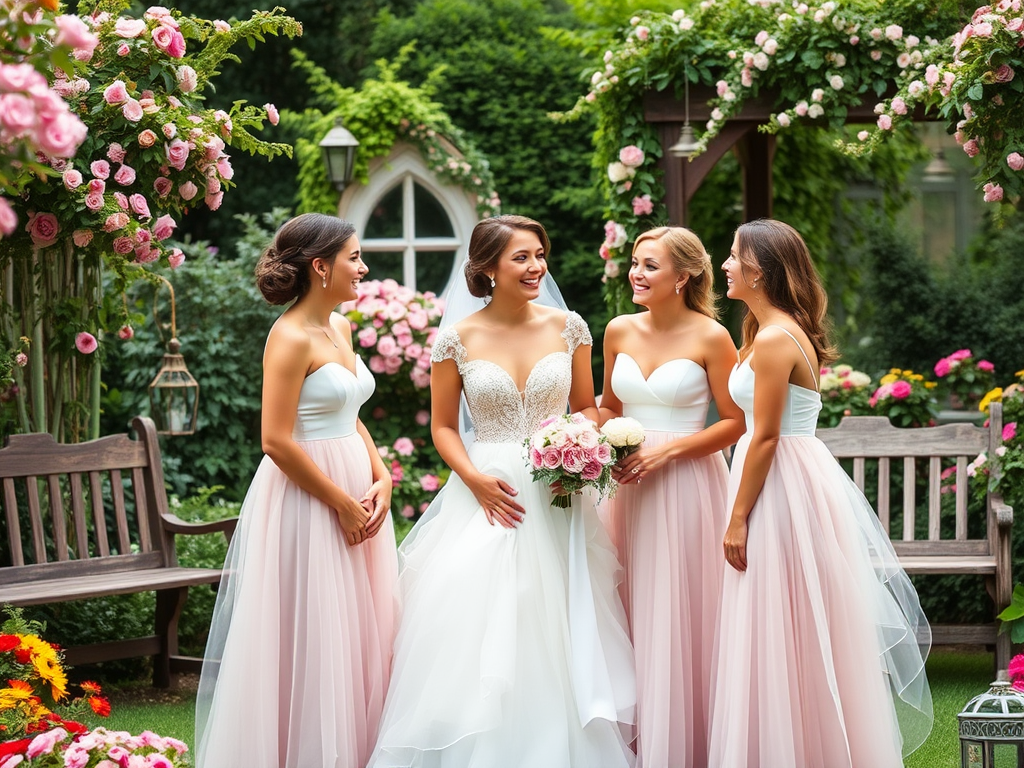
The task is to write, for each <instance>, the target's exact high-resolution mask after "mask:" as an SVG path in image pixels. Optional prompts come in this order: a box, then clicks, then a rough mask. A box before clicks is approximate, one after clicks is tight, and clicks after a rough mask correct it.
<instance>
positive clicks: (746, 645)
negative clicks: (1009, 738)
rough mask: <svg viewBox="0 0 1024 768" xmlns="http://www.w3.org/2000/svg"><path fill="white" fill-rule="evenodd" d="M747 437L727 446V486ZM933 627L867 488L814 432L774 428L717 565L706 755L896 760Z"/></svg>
mask: <svg viewBox="0 0 1024 768" xmlns="http://www.w3.org/2000/svg"><path fill="white" fill-rule="evenodd" d="M748 446H749V437H748V436H745V437H743V438H741V439H740V442H739V444H738V445H737V446H736V454H735V458H734V460H733V466H732V472H731V475H730V483H729V491H730V494H729V498H730V504H731V500H732V499H734V498H735V495H736V491H737V488H738V486H739V478H740V475H741V473H742V471H743V463H744V461H745V459H746V452H747V448H748ZM930 642H931V632H930V629H929V627H928V623H927V621H926V620H925V617H924V614H923V613H922V611H921V606H920V603H919V602H918V599H917V593H916V591H915V590H914V587H913V585H912V584H911V583H910V580H909V578H908V577H907V574H906V573H905V572H904V571H903V570H902V568H900V566H899V562H898V560H897V558H896V553H895V552H894V551H893V548H892V544H891V543H890V541H889V537H888V536H887V535H886V534H885V532H884V531H883V529H882V527H881V525H880V524H879V522H878V518H877V517H876V516H875V513H874V512H873V510H872V509H871V507H870V505H869V504H868V502H867V500H866V499H865V498H864V495H863V494H862V493H861V492H860V491H859V490H858V489H857V487H856V486H855V485H854V484H853V482H852V481H851V480H850V479H849V478H848V477H847V475H846V473H845V472H844V471H843V469H842V467H840V465H839V464H838V462H836V460H835V459H834V458H833V457H832V455H831V454H830V453H829V452H828V449H827V448H826V447H825V446H824V444H823V443H822V442H821V441H820V440H818V439H817V438H815V437H783V438H781V439H780V440H779V443H778V447H777V449H776V453H775V458H774V460H773V461H772V465H771V468H770V469H769V472H768V476H767V478H766V479H765V482H764V486H763V488H762V490H761V494H760V496H759V497H758V499H757V502H756V503H755V505H754V508H753V510H752V512H751V513H750V518H749V527H748V537H747V570H746V571H745V572H744V573H740V572H739V571H736V570H735V569H733V568H731V567H728V566H727V567H726V569H725V576H724V580H723V584H722V611H721V616H720V619H719V623H718V631H717V642H716V649H715V678H714V684H713V686H712V718H711V739H710V759H709V765H712V766H715V768H758V767H760V768H767V766H772V767H773V768H774V766H800V767H801V768H895V767H896V766H902V765H903V761H902V758H901V754H907V753H909V752H910V751H912V750H913V749H915V748H916V747H918V746H920V744H921V743H922V741H923V740H924V739H925V737H926V736H927V735H928V732H929V730H930V729H931V723H932V706H931V695H930V692H929V689H928V682H927V679H926V678H925V670H924V659H925V657H926V656H927V653H928V647H929V645H930Z"/></svg>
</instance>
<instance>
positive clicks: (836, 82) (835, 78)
mask: <svg viewBox="0 0 1024 768" xmlns="http://www.w3.org/2000/svg"><path fill="white" fill-rule="evenodd" d="M828 84H829V85H831V86H832V88H833V89H834V90H837V91H841V90H843V85H845V83H843V78H841V77H840V76H839V75H832V77H831V79H830V80H829V81H828Z"/></svg>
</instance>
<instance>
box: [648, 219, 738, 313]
mask: <svg viewBox="0 0 1024 768" xmlns="http://www.w3.org/2000/svg"><path fill="white" fill-rule="evenodd" d="M645 240H652V241H654V242H659V243H661V244H662V245H663V246H664V247H665V251H666V252H667V253H668V256H669V258H670V259H671V260H672V268H673V269H674V270H675V271H676V274H678V275H689V279H688V280H687V281H686V285H685V286H683V290H682V294H683V301H684V302H685V303H686V306H687V307H689V308H690V309H692V310H694V311H695V312H700V313H701V314H704V315H707V316H708V317H710V318H713V319H715V320H717V319H718V306H717V302H718V297H717V296H716V295H715V288H714V272H713V271H712V267H711V257H710V256H708V252H707V251H706V250H704V243H702V242H701V241H700V238H699V237H697V235H695V234H694V233H693V232H692V231H690V230H689V229H687V228H686V227H658V228H656V229H651V230H648V231H647V232H644V233H643V234H642V235H640V237H638V238H637V239H636V242H635V243H633V253H636V249H637V246H638V245H640V243H642V242H644V241H645Z"/></svg>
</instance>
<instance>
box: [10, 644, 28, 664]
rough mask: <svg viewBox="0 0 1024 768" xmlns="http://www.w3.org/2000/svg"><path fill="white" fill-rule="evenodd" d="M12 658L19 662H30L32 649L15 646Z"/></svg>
mask: <svg viewBox="0 0 1024 768" xmlns="http://www.w3.org/2000/svg"><path fill="white" fill-rule="evenodd" d="M14 660H15V661H17V662H18V663H19V664H31V663H32V651H31V650H30V649H28V648H16V649H15V650H14Z"/></svg>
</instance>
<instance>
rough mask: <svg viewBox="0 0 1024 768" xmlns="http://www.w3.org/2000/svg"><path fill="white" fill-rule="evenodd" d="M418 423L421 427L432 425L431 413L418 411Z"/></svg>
mask: <svg viewBox="0 0 1024 768" xmlns="http://www.w3.org/2000/svg"><path fill="white" fill-rule="evenodd" d="M416 423H417V424H419V425H420V426H421V427H425V426H427V424H429V423H430V411H416Z"/></svg>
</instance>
